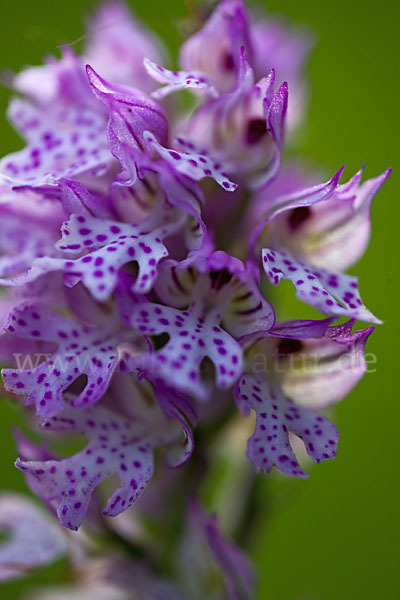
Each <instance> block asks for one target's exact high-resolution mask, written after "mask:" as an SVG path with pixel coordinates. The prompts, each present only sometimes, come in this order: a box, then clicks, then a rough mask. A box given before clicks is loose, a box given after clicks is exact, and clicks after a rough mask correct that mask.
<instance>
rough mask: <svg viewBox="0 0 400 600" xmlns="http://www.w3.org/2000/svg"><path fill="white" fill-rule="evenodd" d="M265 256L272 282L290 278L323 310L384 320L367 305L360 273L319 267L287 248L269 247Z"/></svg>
mask: <svg viewBox="0 0 400 600" xmlns="http://www.w3.org/2000/svg"><path fill="white" fill-rule="evenodd" d="M262 257H263V266H264V270H265V272H266V274H267V276H268V279H269V280H270V281H271V283H273V284H275V285H278V283H279V282H280V280H281V279H289V280H290V281H291V282H292V283H293V284H294V286H295V287H296V292H297V296H298V297H299V298H300V300H303V301H304V302H307V303H308V304H311V306H315V308H317V309H318V310H320V311H321V312H322V313H324V314H326V315H329V314H333V315H345V316H348V317H353V318H355V319H360V320H361V321H369V322H371V323H380V322H381V321H380V320H379V319H377V318H376V317H374V315H373V314H372V313H371V312H370V311H369V310H368V309H367V308H366V307H365V306H364V305H363V303H362V300H361V298H360V295H359V292H358V285H357V277H353V276H351V275H346V274H343V273H331V272H329V271H326V270H325V269H315V268H314V267H312V266H311V265H308V264H307V263H305V262H303V261H300V260H296V259H295V258H293V256H291V254H289V253H288V252H286V251H284V250H282V251H281V252H277V251H275V250H269V249H268V248H265V249H263V251H262ZM335 298H337V300H336V299H335ZM338 300H340V302H338Z"/></svg>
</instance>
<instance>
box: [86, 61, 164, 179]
mask: <svg viewBox="0 0 400 600" xmlns="http://www.w3.org/2000/svg"><path fill="white" fill-rule="evenodd" d="M86 73H87V76H88V79H89V83H90V86H91V88H92V91H93V93H94V94H95V96H96V97H97V98H98V99H99V100H101V101H102V102H103V103H104V104H105V105H106V106H107V108H108V110H109V120H108V125H107V137H108V142H109V145H110V149H111V152H112V154H113V156H115V158H116V159H117V160H118V161H119V162H121V164H122V165H124V163H125V162H126V160H127V152H126V149H125V147H126V146H127V147H128V148H129V147H132V148H137V149H139V150H143V149H144V148H145V146H146V143H147V140H146V139H145V136H144V133H145V132H151V134H153V135H154V136H155V138H157V139H158V140H159V141H160V143H162V144H165V143H166V142H167V139H168V122H167V117H166V115H165V113H164V111H163V109H162V108H161V106H159V105H158V104H157V103H156V102H154V101H153V100H151V99H150V98H149V97H148V96H146V95H145V94H143V93H142V92H140V91H138V90H136V89H134V88H129V87H126V86H121V85H116V84H114V83H110V82H108V81H106V80H105V79H103V78H102V77H100V75H98V74H97V73H96V71H95V70H94V69H93V68H92V67H91V66H90V65H87V66H86ZM129 184H131V183H129Z"/></svg>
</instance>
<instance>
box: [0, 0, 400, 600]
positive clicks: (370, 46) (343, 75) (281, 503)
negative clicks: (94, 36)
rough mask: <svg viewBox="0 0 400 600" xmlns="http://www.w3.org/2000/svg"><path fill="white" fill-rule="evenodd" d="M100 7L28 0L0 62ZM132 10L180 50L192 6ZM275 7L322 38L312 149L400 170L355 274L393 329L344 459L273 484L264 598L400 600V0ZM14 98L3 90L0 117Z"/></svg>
mask: <svg viewBox="0 0 400 600" xmlns="http://www.w3.org/2000/svg"><path fill="white" fill-rule="evenodd" d="M93 4H94V3H93V2H91V1H90V0H69V2H57V3H55V2H54V1H49V0H41V1H40V2H32V1H30V0H19V1H18V2H14V3H8V4H7V6H3V8H2V15H1V20H2V33H1V36H0V67H1V68H4V67H7V68H10V69H12V70H19V69H21V67H23V66H24V65H26V64H39V63H40V62H41V59H42V57H43V55H44V54H46V53H57V52H58V50H57V48H56V46H57V45H59V44H60V43H62V42H65V41H69V42H71V41H73V40H75V39H77V38H78V37H79V36H80V35H81V34H82V33H83V26H82V19H83V17H84V16H85V14H87V13H88V10H89V9H90V7H91V6H93ZM129 4H131V5H132V6H133V7H134V9H135V10H136V12H137V13H138V14H139V15H141V16H142V17H143V18H144V19H145V20H146V21H147V22H148V23H149V25H151V26H152V27H153V28H155V29H156V30H157V31H158V32H159V33H160V34H161V35H162V36H163V37H164V38H165V39H166V40H167V42H168V43H169V44H170V45H171V47H172V48H174V47H175V48H176V46H177V44H178V43H179V42H180V41H181V35H182V33H179V28H178V31H176V30H175V28H174V26H176V25H177V24H178V25H179V26H181V25H182V19H183V20H184V19H185V18H186V17H187V16H188V9H187V5H186V4H185V3H184V1H183V0H168V1H167V2H162V1H161V0H153V2H147V3H145V2H143V1H142V2H133V1H131V2H129ZM249 4H250V3H249ZM259 4H263V3H262V2H259ZM264 4H265V3H264ZM266 8H267V9H268V12H269V14H271V15H281V16H283V17H285V18H287V19H288V21H289V22H294V23H300V24H303V25H308V26H310V27H311V28H312V29H313V31H314V33H315V35H316V40H317V43H316V47H315V50H314V52H313V54H312V57H311V60H310V63H309V76H310V80H311V91H312V96H311V103H310V107H309V119H308V125H307V128H306V130H305V133H304V136H303V138H302V140H301V141H300V150H301V151H302V153H303V155H305V156H306V157H308V158H310V159H311V160H313V161H314V162H315V163H316V164H317V165H322V166H326V168H327V169H328V171H327V172H329V173H332V172H333V171H334V170H335V169H337V167H338V166H340V165H341V164H346V166H347V169H346V173H345V176H350V175H351V174H353V173H354V172H355V171H356V170H358V168H359V167H360V165H361V164H362V163H365V164H366V173H365V174H366V176H367V177H371V176H375V175H377V174H378V173H380V172H381V171H383V170H384V169H386V168H387V167H388V166H392V167H394V173H393V174H392V176H391V177H390V179H389V181H388V183H387V184H386V185H385V186H384V189H382V190H381V191H380V192H379V195H378V197H377V199H376V201H375V203H374V205H373V211H372V212H373V235H372V241H371V244H370V247H369V250H368V252H367V253H366V255H365V256H364V258H363V259H362V261H361V262H360V263H359V265H358V267H357V269H356V272H357V274H358V275H359V277H360V281H361V291H362V295H363V299H364V301H365V303H366V304H367V306H368V307H369V308H370V309H371V310H372V311H373V312H374V313H375V314H377V315H378V316H380V317H381V318H383V319H384V321H385V324H384V326H383V327H379V328H378V330H377V331H376V333H375V334H374V335H373V336H372V338H371V339H370V341H369V342H368V347H367V348H368V351H369V352H373V353H375V354H376V356H377V365H376V372H375V373H369V374H367V375H366V376H365V378H364V380H363V381H362V382H361V383H360V384H359V385H358V386H357V388H356V389H355V390H354V391H353V393H352V394H351V395H350V396H349V397H348V398H347V399H346V400H345V401H344V402H343V403H342V404H341V405H340V406H339V407H338V409H337V414H336V422H337V424H338V427H339V429H340V433H341V437H340V446H339V453H338V457H337V458H336V460H334V461H330V462H328V463H325V464H323V465H320V466H319V467H318V468H315V469H313V470H312V476H311V477H310V479H308V480H306V481H293V482H292V481H290V482H289V483H287V484H282V483H281V481H280V480H272V483H270V482H268V481H267V478H265V480H264V481H263V486H265V487H264V489H263V492H262V499H263V501H265V507H264V508H265V519H264V522H263V527H260V529H259V533H258V537H257V539H256V540H255V543H254V544H253V547H252V556H253V559H254V560H255V561H256V563H257V565H258V568H259V571H260V576H261V579H260V589H259V599H260V600H269V599H271V600H337V599H338V598H340V599H341V600H354V599H357V600H358V599H363V600H370V599H371V600H372V599H374V600H375V599H376V598H382V599H386V598H388V599H389V598H390V599H392V598H398V597H400V576H399V570H400V569H399V564H398V559H399V552H398V548H399V541H400V530H399V522H400V521H399V493H400V486H399V475H400V469H399V462H400V461H399V451H398V444H397V437H398V429H399V417H400V407H399V405H398V401H399V392H398V385H397V381H398V380H397V371H398V370H399V365H398V363H399V357H398V354H397V352H398V347H399V342H398V338H397V336H398V334H399V331H398V304H399V300H398V298H399V295H398V294H399V283H398V281H397V278H396V277H397V275H398V258H399V253H398V251H397V243H398V241H399V222H400V212H399V205H400V201H399V175H398V171H399V169H398V166H397V161H398V158H399V134H400V131H399V128H398V122H399V118H398V103H399V92H400V86H399V74H398V60H399V52H398V49H399V48H398V37H399V36H398V22H399V17H400V5H399V3H398V2H395V0H391V1H382V2H380V3H379V4H375V3H366V2H364V1H362V0H337V1H336V2H334V3H322V2H316V1H315V0H302V2H299V1H298V0H283V1H282V0H280V1H278V0H271V1H269V2H268V5H267V6H266ZM180 29H181V27H180ZM8 97H9V92H8V91H7V90H5V89H1V90H0V109H1V112H2V113H3V111H4V110H5V108H6V104H7V99H8ZM0 131H1V136H0V150H1V154H5V153H8V152H10V151H11V150H13V149H14V148H16V144H18V141H17V139H18V138H17V137H16V135H15V134H14V133H13V131H12V130H11V129H10V127H9V126H8V124H7V123H6V120H5V117H4V118H2V119H1V120H0ZM0 225H1V224H0ZM0 414H1V418H0V449H1V452H0V460H1V475H2V487H3V488H6V489H15V490H21V491H24V490H25V487H24V483H23V479H22V476H21V474H20V473H19V472H18V471H16V470H15V469H14V467H13V466H12V463H13V461H14V459H15V448H14V443H13V440H12V437H11V433H10V428H11V426H13V425H15V424H16V423H18V422H19V417H18V411H17V410H16V409H15V408H14V407H13V406H12V405H11V404H10V403H9V402H7V401H5V402H3V403H2V405H1V410H0ZM57 572H58V567H57V566H56V567H53V568H50V569H44V570H42V571H41V572H40V573H39V574H36V575H34V576H31V577H29V578H28V579H26V580H24V581H21V582H15V583H12V584H7V585H4V586H2V587H0V597H1V598H5V599H7V600H8V599H10V600H11V599H18V598H21V597H22V592H23V590H27V589H31V586H33V584H34V583H36V582H37V581H47V582H52V583H54V582H55V581H56V579H57Z"/></svg>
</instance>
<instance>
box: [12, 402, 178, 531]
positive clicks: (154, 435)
mask: <svg viewBox="0 0 400 600" xmlns="http://www.w3.org/2000/svg"><path fill="white" fill-rule="evenodd" d="M73 405H74V401H73V400H72V399H71V398H70V399H69V400H67V401H66V403H65V406H64V409H63V412H62V413H61V414H60V415H59V416H53V417H51V418H49V419H47V420H45V421H44V422H43V424H42V427H43V428H45V429H48V430H54V431H71V432H75V433H76V432H80V433H84V434H85V435H86V436H87V437H88V438H89V439H90V442H89V444H88V446H87V447H86V449H85V450H82V451H81V452H78V453H77V454H75V455H74V456H72V457H70V458H65V459H62V460H59V461H57V460H48V461H44V462H40V461H22V460H20V459H17V461H16V466H17V468H18V469H20V470H22V471H24V472H28V473H31V474H32V475H34V476H36V477H37V479H38V481H39V483H41V485H42V487H43V488H44V492H45V493H46V497H47V499H48V500H49V501H51V500H56V499H58V500H60V504H59V506H58V509H57V514H58V517H59V520H60V522H61V524H63V525H64V526H65V527H67V528H68V529H72V530H77V529H78V528H79V526H80V524H81V523H82V520H83V518H84V516H85V514H86V511H87V509H88V505H89V502H90V497H91V495H92V492H93V490H94V488H95V487H96V486H97V485H98V484H99V483H100V482H101V481H103V480H104V479H105V478H107V477H109V476H110V475H112V474H114V473H118V474H119V475H120V477H121V480H122V487H120V488H118V489H117V490H116V491H115V492H114V493H113V495H112V496H111V498H110V499H109V501H108V503H107V507H106V508H105V509H104V510H103V514H104V515H108V516H115V515H117V514H119V513H120V512H121V511H122V510H125V509H126V508H127V507H128V506H130V505H131V504H132V503H133V502H134V500H135V499H136V498H137V497H138V495H139V494H140V493H141V492H142V491H143V490H144V488H145V487H146V486H147V485H148V483H149V481H150V479H151V476H152V474H153V469H154V458H153V449H154V447H155V446H157V445H162V444H170V443H171V442H173V441H174V440H175V439H176V437H177V427H176V426H175V422H174V421H170V426H166V419H165V418H163V419H161V421H160V417H158V420H159V423H158V425H157V423H156V420H155V418H154V415H152V417H153V419H152V427H150V426H149V422H146V421H145V420H142V421H138V422H136V421H132V420H129V419H124V418H123V417H121V416H120V415H118V414H117V413H114V412H112V411H110V410H108V409H106V408H104V407H100V406H95V407H89V408H74V406H73ZM160 414H161V413H160ZM146 416H147V418H148V417H149V415H146Z"/></svg>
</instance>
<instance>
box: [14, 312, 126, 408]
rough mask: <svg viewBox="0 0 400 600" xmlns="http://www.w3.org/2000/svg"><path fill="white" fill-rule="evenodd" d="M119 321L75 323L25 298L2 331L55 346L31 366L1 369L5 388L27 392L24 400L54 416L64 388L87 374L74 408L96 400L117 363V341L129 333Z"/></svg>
mask: <svg viewBox="0 0 400 600" xmlns="http://www.w3.org/2000/svg"><path fill="white" fill-rule="evenodd" d="M121 325H122V323H120V322H119V320H118V318H116V315H114V318H110V319H109V320H108V321H105V322H104V323H103V324H102V327H101V328H100V330H99V327H98V326H97V327H90V326H87V325H83V324H79V323H77V322H76V321H74V320H72V319H66V318H65V317H60V316H58V315H55V314H53V313H50V312H49V311H46V310H43V309H42V308H41V307H39V306H32V305H31V304H29V303H26V302H25V303H23V304H21V305H19V306H16V307H15V308H14V310H13V311H12V312H11V314H10V315H9V320H8V323H7V324H6V326H5V328H4V330H5V332H7V333H10V334H12V335H15V336H19V337H22V338H25V339H28V340H43V341H47V342H54V343H56V344H57V345H58V350H56V351H54V352H53V353H51V354H52V356H51V357H45V358H47V360H45V361H44V362H42V363H40V364H36V365H35V364H33V365H31V368H29V369H23V368H22V369H20V368H18V369H3V371H2V375H3V380H4V384H5V387H6V389H7V390H8V391H10V392H14V393H16V394H20V395H21V394H22V395H25V396H27V404H35V405H36V412H37V414H38V415H41V416H44V417H52V416H53V415H56V414H57V413H58V412H60V411H61V410H62V408H63V406H64V402H63V391H65V390H66V389H67V388H68V387H69V386H70V385H71V384H72V383H73V382H74V381H75V380H76V379H77V378H78V377H79V376H80V375H82V374H86V375H87V384H86V385H85V387H84V389H83V391H82V392H81V394H80V395H79V396H78V397H77V399H76V406H88V405H90V404H93V403H95V402H97V400H99V399H100V398H101V397H102V396H103V394H104V393H105V392H106V390H107V387H108V383H109V381H110V379H111V376H112V373H113V370H114V368H115V367H116V365H117V363H118V352H117V347H118V345H119V344H121V343H122V342H123V341H125V340H126V339H128V340H129V338H130V337H132V335H131V336H130V334H129V332H126V331H125V330H124V328H122V327H121Z"/></svg>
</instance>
